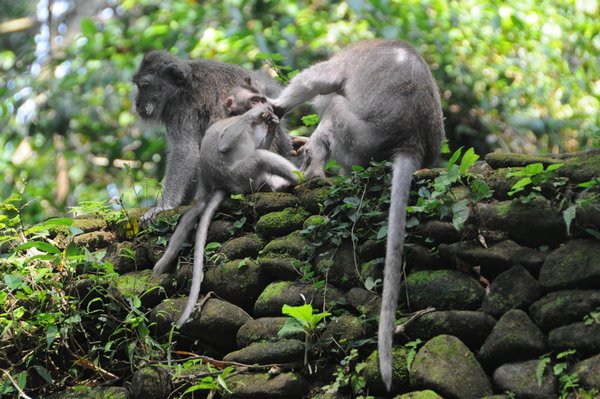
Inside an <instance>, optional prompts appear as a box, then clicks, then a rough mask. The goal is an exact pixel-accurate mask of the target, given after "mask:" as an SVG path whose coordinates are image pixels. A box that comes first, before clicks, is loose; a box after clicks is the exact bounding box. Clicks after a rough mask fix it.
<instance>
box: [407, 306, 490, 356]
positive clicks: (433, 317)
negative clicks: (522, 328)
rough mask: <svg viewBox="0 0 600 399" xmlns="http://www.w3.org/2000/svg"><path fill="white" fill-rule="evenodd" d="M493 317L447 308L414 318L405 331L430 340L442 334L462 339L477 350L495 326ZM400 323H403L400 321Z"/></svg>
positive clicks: (409, 334) (412, 336)
mask: <svg viewBox="0 0 600 399" xmlns="http://www.w3.org/2000/svg"><path fill="white" fill-rule="evenodd" d="M494 324H496V320H494V318H493V317H491V316H488V315H486V314H483V313H481V312H476V311H473V310H447V311H436V312H429V313H425V314H424V315H422V316H421V317H418V318H416V319H413V321H411V322H410V323H408V324H407V325H406V327H405V330H404V333H405V334H406V335H407V336H408V337H409V338H410V339H417V338H419V339H422V340H429V339H431V338H433V337H436V336H438V335H441V334H446V335H452V336H455V337H457V338H458V339H460V340H461V341H462V342H463V343H464V344H465V345H467V346H468V347H469V349H471V350H477V349H479V347H480V346H481V345H482V344H483V342H484V341H485V339H486V338H487V336H488V335H489V334H490V332H491V331H492V328H494ZM400 325H402V323H401V322H400Z"/></svg>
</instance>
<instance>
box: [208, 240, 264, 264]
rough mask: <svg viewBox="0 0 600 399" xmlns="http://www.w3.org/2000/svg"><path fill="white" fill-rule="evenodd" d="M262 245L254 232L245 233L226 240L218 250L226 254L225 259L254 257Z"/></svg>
mask: <svg viewBox="0 0 600 399" xmlns="http://www.w3.org/2000/svg"><path fill="white" fill-rule="evenodd" d="M263 246H264V244H263V242H262V240H261V239H260V237H258V236H257V235H256V234H246V235H243V236H241V237H236V238H232V239H231V240H229V241H227V242H226V243H225V244H223V246H221V248H219V251H218V252H219V253H222V254H224V255H225V256H227V259H244V258H256V256H257V255H258V253H259V251H260V250H261V249H263Z"/></svg>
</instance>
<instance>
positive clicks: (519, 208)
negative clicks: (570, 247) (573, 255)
mask: <svg viewBox="0 0 600 399" xmlns="http://www.w3.org/2000/svg"><path fill="white" fill-rule="evenodd" d="M504 222H505V223H506V229H507V230H508V233H509V236H510V237H511V238H512V239H513V240H515V241H516V242H518V243H520V244H522V245H525V246H529V247H539V246H542V245H549V246H550V247H556V246H558V245H559V244H560V243H562V242H564V241H565V240H566V238H567V229H566V227H565V222H564V220H563V217H562V214H561V212H560V210H559V209H558V208H557V207H555V206H554V205H552V204H551V203H550V201H548V200H546V199H545V198H540V199H536V200H533V201H531V202H530V203H528V204H524V203H522V202H520V201H510V203H509V205H508V208H507V209H506V214H505V218H504Z"/></svg>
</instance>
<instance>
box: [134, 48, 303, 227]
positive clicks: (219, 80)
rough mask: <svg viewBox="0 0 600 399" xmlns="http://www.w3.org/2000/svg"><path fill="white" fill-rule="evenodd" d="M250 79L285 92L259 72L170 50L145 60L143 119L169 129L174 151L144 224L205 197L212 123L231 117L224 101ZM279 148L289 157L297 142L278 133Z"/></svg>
mask: <svg viewBox="0 0 600 399" xmlns="http://www.w3.org/2000/svg"><path fill="white" fill-rule="evenodd" d="M250 78H252V79H255V80H257V81H260V82H261V83H262V84H263V85H264V89H265V91H266V93H267V95H269V96H275V95H277V94H278V93H279V92H280V91H281V88H280V86H279V85H278V84H277V83H276V82H275V81H273V79H271V78H270V77H269V76H267V74H265V73H262V72H259V71H248V70H246V69H243V68H240V67H238V66H235V65H229V64H224V63H220V62H215V61H209V60H202V59H199V60H192V61H188V60H183V59H181V58H178V57H176V56H174V55H172V54H170V53H168V52H166V51H152V52H150V53H148V54H146V55H145V56H144V58H143V60H142V63H141V64H140V67H139V69H138V71H137V72H136V74H135V75H134V76H133V82H134V83H135V84H136V85H137V87H138V90H139V91H138V95H137V98H136V109H137V112H138V114H139V115H140V116H141V117H142V118H144V119H148V120H156V121H159V122H161V123H162V124H164V125H165V126H166V129H167V148H168V153H167V168H166V173H165V178H164V189H163V193H162V198H161V199H160V200H159V202H158V204H157V205H156V207H154V208H151V209H150V210H148V211H147V212H146V213H145V214H144V215H143V216H142V217H141V218H140V224H141V225H142V226H146V225H148V224H149V223H151V222H152V220H153V219H154V217H155V216H156V215H157V214H158V213H159V212H161V211H163V210H167V209H172V208H175V207H177V206H180V205H184V204H187V203H190V202H191V201H192V200H193V199H194V198H200V197H201V196H202V193H201V192H198V187H199V179H200V176H199V173H198V170H199V168H198V165H199V156H200V143H201V140H202V137H203V136H204V133H205V131H206V129H207V128H208V127H209V126H210V125H211V124H213V123H214V122H215V121H217V120H220V119H223V118H224V117H225V116H226V113H225V110H224V108H223V101H224V100H225V98H226V97H227V95H228V93H229V92H230V90H231V89H232V88H233V87H235V86H238V85H240V84H243V83H244V82H245V81H246V80H247V79H250ZM274 148H275V150H276V151H277V152H278V153H279V154H281V155H282V156H284V157H286V158H287V157H289V155H290V151H291V141H290V137H289V135H288V134H287V132H286V131H285V129H279V130H278V133H277V136H276V138H275V139H274Z"/></svg>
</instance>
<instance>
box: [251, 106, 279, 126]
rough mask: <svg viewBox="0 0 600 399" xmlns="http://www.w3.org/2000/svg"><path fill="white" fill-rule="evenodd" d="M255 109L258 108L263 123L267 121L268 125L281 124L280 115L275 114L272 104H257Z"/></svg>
mask: <svg viewBox="0 0 600 399" xmlns="http://www.w3.org/2000/svg"><path fill="white" fill-rule="evenodd" d="M254 109H255V110H257V113H258V114H259V118H260V122H261V123H265V124H266V125H267V126H277V125H278V124H279V117H277V115H275V113H274V112H273V107H271V105H270V104H260V105H257V106H255V107H254Z"/></svg>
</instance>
